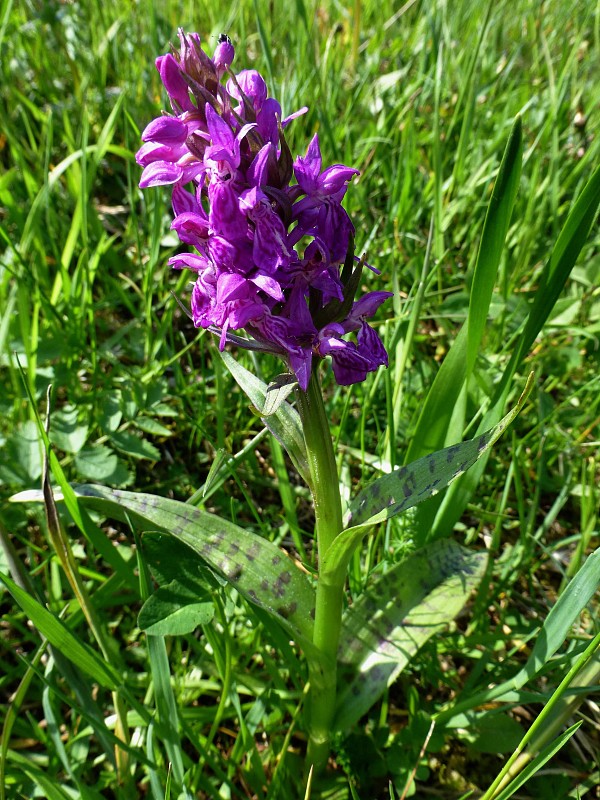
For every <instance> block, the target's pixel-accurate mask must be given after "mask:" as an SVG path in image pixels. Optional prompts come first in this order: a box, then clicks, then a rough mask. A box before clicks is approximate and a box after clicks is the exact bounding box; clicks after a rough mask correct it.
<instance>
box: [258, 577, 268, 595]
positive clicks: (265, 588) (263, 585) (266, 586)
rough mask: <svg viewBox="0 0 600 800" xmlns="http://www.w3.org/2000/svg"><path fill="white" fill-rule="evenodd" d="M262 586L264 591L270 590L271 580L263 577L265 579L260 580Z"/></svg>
mask: <svg viewBox="0 0 600 800" xmlns="http://www.w3.org/2000/svg"><path fill="white" fill-rule="evenodd" d="M260 588H261V589H262V590H263V592H266V591H268V589H269V581H268V580H267V579H266V578H263V580H262V581H261V582H260Z"/></svg>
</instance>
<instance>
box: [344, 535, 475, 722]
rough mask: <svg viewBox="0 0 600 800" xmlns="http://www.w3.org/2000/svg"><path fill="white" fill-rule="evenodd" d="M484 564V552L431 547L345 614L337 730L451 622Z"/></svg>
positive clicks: (449, 546) (446, 545) (356, 715)
mask: <svg viewBox="0 0 600 800" xmlns="http://www.w3.org/2000/svg"><path fill="white" fill-rule="evenodd" d="M486 561H487V554H486V553H472V552H470V551H469V550H467V549H466V548H464V547H461V546H460V545H458V544H456V543H455V542H452V541H450V540H440V541H438V542H434V543H432V544H430V545H427V546H426V547H424V548H421V550H419V551H418V552H416V553H414V554H413V555H411V556H409V557H408V558H407V559H405V560H404V561H402V562H401V563H400V564H397V565H396V566H395V567H393V568H392V569H391V570H390V571H389V572H387V573H386V574H385V575H383V576H382V577H381V578H380V579H379V580H378V581H377V582H375V583H374V584H373V586H372V587H370V589H369V590H368V591H366V592H364V593H363V594H362V595H361V596H360V597H359V598H358V600H357V601H356V602H355V603H354V604H353V605H352V606H350V607H349V608H348V609H347V611H346V614H345V616H344V622H343V629H342V636H341V639H340V647H339V651H338V661H339V663H340V671H341V673H342V674H344V673H345V678H344V688H343V690H342V691H341V692H340V695H339V698H338V702H337V712H336V717H335V723H334V724H335V727H336V728H337V729H338V730H342V729H345V728H348V727H350V725H352V724H354V723H355V722H357V721H358V719H359V718H360V717H361V716H362V715H363V714H364V713H366V711H368V710H369V708H370V707H371V706H372V705H373V703H375V702H376V701H377V700H378V698H379V697H380V696H381V694H382V693H383V691H384V690H385V688H386V687H387V686H389V685H390V684H391V683H392V682H393V681H394V680H395V679H396V678H397V676H398V675H399V674H400V672H401V671H402V669H403V668H404V667H405V666H406V664H407V663H408V662H409V661H410V659H411V658H412V656H414V654H415V653H416V652H417V651H418V650H419V648H420V647H421V646H422V645H423V644H424V643H425V642H426V641H427V640H428V639H429V638H430V637H431V636H433V635H434V634H435V633H437V632H439V631H440V630H441V629H442V628H444V627H445V626H446V625H447V623H448V622H450V621H451V620H452V619H454V617H455V616H456V614H458V612H459V611H460V610H461V609H462V607H463V606H464V604H465V602H466V600H467V599H468V596H469V594H470V593H471V591H472V590H473V589H474V588H475V587H476V586H477V584H478V583H479V581H480V579H481V576H482V575H483V573H484V570H485V564H486Z"/></svg>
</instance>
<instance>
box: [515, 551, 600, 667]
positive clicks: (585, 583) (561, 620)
mask: <svg viewBox="0 0 600 800" xmlns="http://www.w3.org/2000/svg"><path fill="white" fill-rule="evenodd" d="M598 586H600V548H598V549H597V550H595V551H594V552H593V553H592V554H591V555H590V556H588V558H587V559H586V561H585V563H584V565H583V566H582V568H581V569H580V570H579V572H578V573H577V575H575V577H574V578H573V580H572V581H571V582H570V583H569V584H568V585H567V587H566V589H565V590H564V592H563V593H562V594H561V596H560V597H559V598H558V601H557V602H556V604H555V605H554V606H553V607H552V608H551V609H550V613H549V614H548V616H547V617H546V621H545V622H544V625H543V627H542V630H541V631H540V633H539V634H538V636H536V639H535V645H534V647H533V650H532V651H531V655H530V656H529V658H528V659H527V663H526V664H525V666H524V667H523V672H524V674H525V675H526V676H527V678H532V677H533V676H534V675H536V674H537V673H538V672H539V671H540V669H541V668H542V667H543V666H544V664H547V663H548V661H549V660H550V659H551V658H552V656H553V655H554V654H555V653H556V651H557V650H558V648H559V647H560V646H561V645H562V643H563V642H564V641H565V639H566V638H567V636H568V635H569V633H570V631H571V626H572V625H573V623H574V622H575V620H576V619H577V618H578V617H579V615H580V614H581V612H582V611H583V609H584V608H585V607H586V605H587V604H588V603H589V602H590V600H591V599H592V597H593V596H594V595H595V594H596V592H597V591H598Z"/></svg>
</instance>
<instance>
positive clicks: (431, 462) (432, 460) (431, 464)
mask: <svg viewBox="0 0 600 800" xmlns="http://www.w3.org/2000/svg"><path fill="white" fill-rule="evenodd" d="M427 463H428V464H429V472H431V474H433V473H434V472H435V458H430V459H429V461H428V462H427Z"/></svg>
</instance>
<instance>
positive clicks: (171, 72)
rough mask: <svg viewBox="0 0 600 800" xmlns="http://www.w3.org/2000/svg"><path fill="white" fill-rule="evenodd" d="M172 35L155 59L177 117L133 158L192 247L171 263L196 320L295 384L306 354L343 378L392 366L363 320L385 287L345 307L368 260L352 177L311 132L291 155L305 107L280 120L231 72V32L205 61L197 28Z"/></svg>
mask: <svg viewBox="0 0 600 800" xmlns="http://www.w3.org/2000/svg"><path fill="white" fill-rule="evenodd" d="M179 39H180V49H179V52H176V51H173V53H172V54H171V53H170V54H168V55H164V56H160V57H159V58H158V59H157V60H156V66H157V69H158V71H159V73H160V77H161V79H162V82H163V84H164V86H165V89H166V90H167V93H168V95H169V99H170V102H171V107H172V111H173V113H172V114H165V115H163V116H161V117H159V118H158V119H155V120H154V121H153V122H151V123H150V124H149V125H148V127H147V128H146V129H145V130H144V132H143V134H142V140H143V142H144V144H143V146H142V147H141V148H140V150H139V151H138V153H137V161H138V163H139V164H140V165H141V166H143V167H144V170H143V173H142V177H141V180H140V187H142V188H146V187H148V186H164V185H171V186H172V187H173V190H172V191H173V195H172V203H173V211H174V214H175V218H174V221H173V224H172V226H171V227H172V228H173V229H174V230H175V231H176V232H177V234H178V236H179V238H180V239H181V241H182V242H184V243H185V244H186V245H191V246H192V247H193V248H194V249H195V252H188V253H182V254H180V255H176V256H175V257H173V258H171V259H170V262H169V263H170V264H172V266H173V267H175V268H185V269H191V270H194V272H195V273H196V275H197V278H196V282H195V284H194V288H193V292H192V300H191V311H192V317H193V320H194V324H195V325H196V326H197V327H203V328H208V329H210V330H212V331H215V332H218V333H219V335H220V347H221V349H223V348H224V347H225V343H226V342H227V341H228V340H235V341H237V342H238V343H244V341H245V340H243V339H240V337H234V336H232V335H231V333H230V332H231V331H237V330H240V329H244V330H245V331H246V332H247V333H248V334H250V336H251V337H252V342H251V341H250V340H248V341H247V342H246V344H247V345H248V346H255V347H258V348H259V349H263V350H268V351H269V352H272V353H276V354H278V355H279V356H281V357H282V358H284V360H285V361H286V362H287V364H288V366H289V368H290V369H291V370H293V372H294V373H295V374H296V377H297V379H298V383H299V385H300V386H301V388H302V389H304V390H306V388H307V386H308V381H309V378H310V372H311V366H312V362H313V358H315V357H316V358H322V357H325V356H330V357H331V359H332V362H333V371H334V375H335V378H336V380H337V382H338V383H339V384H343V385H348V384H352V383H357V382H359V381H362V380H364V379H365V377H366V375H367V373H368V372H371V371H373V370H375V369H377V367H379V366H380V365H386V366H387V353H386V351H385V348H384V346H383V344H382V342H381V339H380V338H379V336H378V334H377V333H376V331H375V330H374V329H373V328H371V327H370V326H369V325H368V324H367V322H366V320H367V318H369V317H371V316H372V315H373V314H374V313H375V311H376V310H377V308H378V307H379V306H380V305H381V303H382V302H383V301H384V300H385V299H386V298H388V297H389V296H390V293H389V292H370V293H368V294H365V295H364V296H363V297H362V298H361V299H359V300H358V301H355V299H354V296H355V293H356V290H357V288H358V284H359V281H360V275H361V271H362V267H363V264H362V263H360V262H357V260H356V259H355V257H354V244H353V243H354V228H353V225H352V222H351V221H350V218H349V217H348V214H347V213H346V211H345V210H344V209H343V208H342V205H341V202H342V199H343V197H344V195H345V193H346V189H347V185H348V182H349V181H350V179H351V178H352V177H353V176H354V175H357V174H358V171H357V170H355V169H351V168H350V167H345V166H343V165H341V164H336V165H334V166H331V167H328V168H327V169H324V170H323V169H322V159H321V152H320V147H319V139H318V136H317V135H315V136H314V138H313V139H312V141H311V142H310V144H309V146H308V149H307V152H306V155H305V156H304V157H298V158H297V159H296V160H295V161H293V160H292V157H291V154H290V150H289V147H288V145H287V143H286V140H285V136H284V129H285V128H286V126H287V125H288V124H289V122H290V121H291V120H292V119H294V117H297V116H299V115H301V114H304V113H305V111H306V108H303V109H301V110H300V111H297V112H296V113H295V114H292V115H291V116H289V117H286V118H282V114H281V106H280V105H279V103H278V102H277V101H276V100H274V99H273V98H270V97H268V96H267V87H266V84H265V81H264V80H263V78H262V77H261V75H260V74H259V73H258V72H256V71H255V70H244V71H242V72H240V73H238V74H237V75H235V74H234V73H233V72H232V71H231V69H230V65H231V63H232V62H233V59H234V49H233V46H232V44H231V42H230V40H229V38H228V37H227V36H224V35H223V36H221V37H219V43H218V45H217V47H216V50H215V52H214V55H213V57H212V59H211V58H209V57H208V56H207V55H206V53H205V52H204V51H203V50H202V48H201V46H200V38H199V36H198V35H197V34H195V33H189V34H186V33H184V32H183V31H180V32H179ZM224 76H228V79H227V81H226V84H225V85H223V83H222V79H223V78H224ZM352 332H356V337H355V341H351V340H348V339H346V338H345V337H346V336H347V334H349V333H352Z"/></svg>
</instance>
